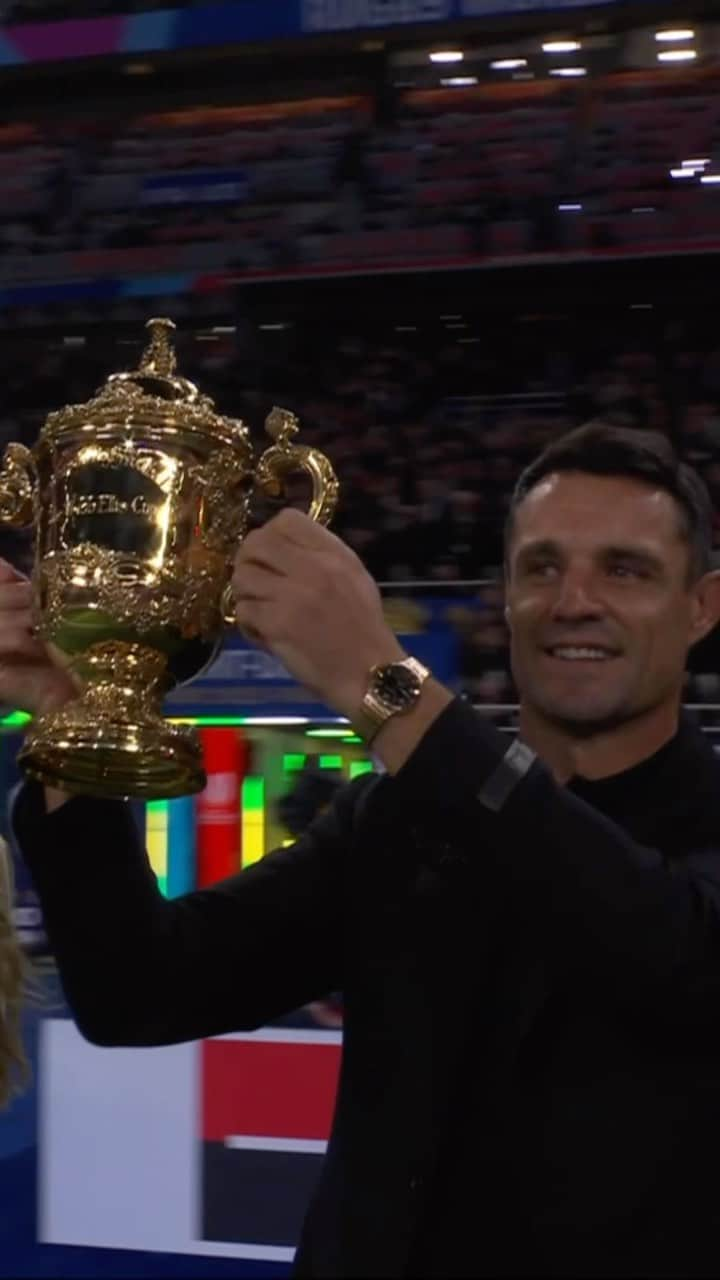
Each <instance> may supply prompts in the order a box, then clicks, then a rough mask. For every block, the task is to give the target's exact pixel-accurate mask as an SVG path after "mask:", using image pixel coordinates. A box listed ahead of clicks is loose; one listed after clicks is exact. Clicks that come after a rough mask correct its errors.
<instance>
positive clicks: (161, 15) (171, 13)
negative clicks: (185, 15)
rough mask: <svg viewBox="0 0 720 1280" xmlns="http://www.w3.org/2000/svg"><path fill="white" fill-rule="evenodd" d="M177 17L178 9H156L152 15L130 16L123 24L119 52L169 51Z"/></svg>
mask: <svg viewBox="0 0 720 1280" xmlns="http://www.w3.org/2000/svg"><path fill="white" fill-rule="evenodd" d="M179 16H180V11H179V10H178V9H156V10H155V11H154V12H153V13H135V14H132V15H131V16H130V17H129V18H127V20H126V23H125V29H124V31H123V35H122V43H121V45H120V51H122V52H123V53H152V52H154V51H155V50H157V49H171V48H172V47H173V45H174V43H175V26H176V23H177V21H178V18H179Z"/></svg>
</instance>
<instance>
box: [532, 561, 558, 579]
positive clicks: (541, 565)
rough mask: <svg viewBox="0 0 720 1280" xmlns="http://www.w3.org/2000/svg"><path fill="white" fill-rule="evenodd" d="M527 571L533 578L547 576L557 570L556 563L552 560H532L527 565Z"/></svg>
mask: <svg viewBox="0 0 720 1280" xmlns="http://www.w3.org/2000/svg"><path fill="white" fill-rule="evenodd" d="M527 572H528V573H530V574H532V575H533V577H535V578H549V577H550V576H551V575H552V574H554V573H556V572H557V565H556V564H554V563H553V561H552V560H533V561H531V562H530V564H529V565H528V566H527Z"/></svg>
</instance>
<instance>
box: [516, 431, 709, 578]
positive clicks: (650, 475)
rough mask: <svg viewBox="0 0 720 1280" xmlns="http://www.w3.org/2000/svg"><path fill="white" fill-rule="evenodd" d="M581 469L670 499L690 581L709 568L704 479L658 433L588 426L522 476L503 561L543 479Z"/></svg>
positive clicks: (545, 454)
mask: <svg viewBox="0 0 720 1280" xmlns="http://www.w3.org/2000/svg"><path fill="white" fill-rule="evenodd" d="M559 471H581V472H586V473H587V474H588V475H594V476H627V477H629V478H630V479H632V480H638V481H640V483H642V484H646V485H648V486H650V487H652V488H656V489H664V490H665V492H666V493H669V494H671V495H672V497H673V498H674V499H675V503H676V505H677V507H678V510H679V512H680V515H681V517H682V525H681V529H682V536H683V538H684V539H685V541H686V542H687V544H688V548H689V551H690V565H689V573H690V579H691V580H695V579H697V578H701V577H702V575H703V574H704V573H707V572H708V570H709V569H710V567H711V564H712V521H713V509H712V502H711V500H710V494H709V493H708V490H707V486H706V484H705V482H704V480H702V479H701V477H700V476H699V475H698V473H697V471H695V470H694V469H693V467H691V466H689V465H688V463H686V462H683V461H681V459H680V458H679V457H678V455H677V454H676V452H675V450H674V448H673V446H672V444H671V442H670V440H669V439H668V438H667V436H664V435H662V434H661V433H660V432H659V431H639V430H636V429H634V428H632V427H616V426H611V425H610V424H609V423H607V422H589V423H586V425H585V426H582V427H577V428H576V429H575V430H574V431H570V432H568V433H567V434H566V435H564V436H561V437H560V439H558V440H554V441H553V442H552V444H549V445H548V446H547V448H546V449H544V450H543V452H542V453H541V454H540V455H539V457H537V458H536V459H535V461H534V462H531V463H530V466H529V467H526V468H525V470H524V471H523V472H522V474H521V476H520V478H519V480H518V481H517V484H516V485H515V489H514V491H513V494H512V498H511V499H510V508H509V511H508V515H507V519H506V522H505V561H506V564H507V563H509V552H510V543H511V540H512V535H513V531H514V528H515V514H516V512H517V509H518V507H519V506H520V504H521V503H522V502H523V501H524V500H525V498H526V497H527V495H528V494H529V493H530V491H531V490H532V489H534V488H535V486H536V485H538V484H539V483H540V481H541V480H544V479H545V477H546V476H549V475H552V474H554V473H556V472H559Z"/></svg>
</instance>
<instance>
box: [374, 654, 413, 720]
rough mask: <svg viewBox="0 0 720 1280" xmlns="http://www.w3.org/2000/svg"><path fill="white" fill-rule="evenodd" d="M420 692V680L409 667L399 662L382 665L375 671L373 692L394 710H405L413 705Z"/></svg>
mask: <svg viewBox="0 0 720 1280" xmlns="http://www.w3.org/2000/svg"><path fill="white" fill-rule="evenodd" d="M419 692H420V682H419V680H418V678H417V676H416V675H414V674H413V672H412V671H408V669H407V667H401V666H399V665H398V664H397V663H396V664H395V665H393V666H387V667H380V668H379V670H378V671H376V672H375V678H374V680H373V693H374V694H375V696H376V697H377V698H379V699H380V701H381V702H383V703H384V704H385V706H387V707H389V708H391V709H392V710H393V711H404V709H405V708H406V707H409V706H411V705H412V703H413V702H414V701H415V699H416V698H417V696H418V694H419Z"/></svg>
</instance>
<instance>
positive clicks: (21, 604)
mask: <svg viewBox="0 0 720 1280" xmlns="http://www.w3.org/2000/svg"><path fill="white" fill-rule="evenodd" d="M31 600H32V587H31V586H30V583H29V582H3V580H2V578H0V613H3V612H7V613H15V612H17V611H18V610H21V609H24V610H25V611H26V612H27V614H28V617H29V616H30V603H31Z"/></svg>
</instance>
